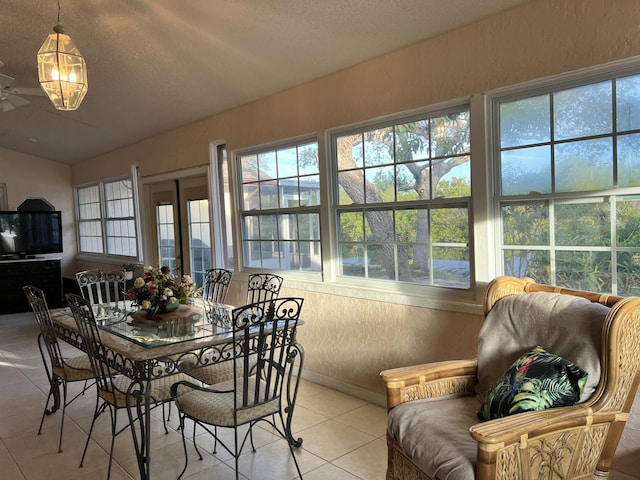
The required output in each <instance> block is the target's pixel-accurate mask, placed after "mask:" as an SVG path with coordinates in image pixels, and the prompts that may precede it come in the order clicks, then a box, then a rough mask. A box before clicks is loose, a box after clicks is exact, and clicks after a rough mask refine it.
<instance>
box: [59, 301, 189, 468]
mask: <svg viewBox="0 0 640 480" xmlns="http://www.w3.org/2000/svg"><path fill="white" fill-rule="evenodd" d="M65 298H66V300H67V303H68V304H69V307H70V308H71V312H72V313H73V317H74V319H75V321H76V325H77V326H78V330H79V332H80V336H81V337H82V344H83V346H84V348H85V349H86V352H87V355H88V356H89V360H90V363H91V369H92V371H93V375H94V377H95V379H96V386H97V393H98V394H97V398H96V407H95V410H94V414H93V420H92V421H91V427H89V434H88V435H87V441H86V443H85V446H84V451H83V452H82V459H81V460H80V466H81V467H82V465H83V463H84V458H85V455H86V453H87V447H88V446H89V440H90V439H91V433H92V431H93V426H94V425H95V422H96V419H97V418H98V417H99V416H100V415H101V414H102V412H104V411H105V410H106V409H109V414H110V416H111V447H110V449H109V469H108V473H107V478H109V477H110V475H111V463H112V460H113V445H114V442H115V438H116V436H118V435H119V434H120V433H121V432H123V431H124V430H126V429H127V428H128V427H130V426H131V427H133V423H134V422H135V418H133V417H132V416H131V415H130V416H129V419H130V421H129V423H128V424H127V425H125V426H124V427H123V428H121V429H120V430H119V431H116V419H117V418H116V415H117V411H118V410H119V409H122V408H127V407H133V406H135V405H136V399H135V398H134V397H133V396H132V395H127V392H128V391H129V390H130V387H131V386H132V384H133V383H134V382H133V381H132V380H131V379H129V378H127V377H125V376H122V375H117V374H116V373H115V370H114V369H113V368H111V367H113V365H114V364H115V363H117V362H118V361H119V360H118V359H116V358H115V355H114V354H113V352H111V351H110V350H109V349H107V348H106V347H104V345H103V344H102V340H101V338H100V332H99V330H98V325H97V323H96V321H95V317H94V314H93V309H92V308H91V304H90V302H89V301H88V300H86V299H84V298H82V297H80V296H79V295H75V294H73V293H68V294H67V295H65ZM188 378H189V377H187V376H186V375H184V374H175V375H170V376H166V377H160V378H158V379H157V380H152V381H151V382H150V389H151V391H150V393H151V403H152V405H153V407H156V406H158V405H163V406H164V404H165V403H167V402H170V401H171V400H172V397H171V393H170V388H171V385H172V384H173V383H174V382H177V381H181V380H186V379H188ZM163 422H164V415H163ZM165 433H168V432H167V429H166V425H165Z"/></svg>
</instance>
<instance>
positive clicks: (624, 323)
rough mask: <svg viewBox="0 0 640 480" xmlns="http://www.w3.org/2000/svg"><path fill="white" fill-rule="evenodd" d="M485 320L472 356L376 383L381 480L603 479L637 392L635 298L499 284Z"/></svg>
mask: <svg viewBox="0 0 640 480" xmlns="http://www.w3.org/2000/svg"><path fill="white" fill-rule="evenodd" d="M484 312H485V320H484V323H483V325H482V328H481V331H480V336H479V342H478V356H477V358H475V359H468V360H460V361H444V362H439V363H433V364H426V365H416V366H413V367H403V368H397V369H393V370H387V371H384V372H382V373H381V375H382V378H383V380H384V381H385V382H386V385H387V406H388V423H387V446H388V455H389V458H388V468H387V479H388V480H404V479H407V478H412V479H423V480H429V479H436V478H447V479H462V478H464V479H465V480H467V479H477V480H497V479H506V478H510V479H542V478H545V479H551V478H554V479H555V478H562V479H566V480H574V479H585V478H607V477H608V474H609V468H610V466H611V462H612V460H613V456H614V453H615V451H616V446H617V444H618V442H619V440H620V436H621V435H622V431H623V429H624V426H625V422H626V420H627V417H628V415H629V411H630V409H631V405H632V403H633V399H634V397H635V393H636V390H637V389H638V384H639V383H640V298H637V297H628V298H621V297H614V296H611V295H607V294H600V293H593V292H583V291H577V290H569V289H563V288H559V287H554V286H548V285H538V284H536V283H535V282H534V281H533V280H531V279H529V278H524V279H519V278H513V277H499V278H497V279H495V280H493V281H492V282H491V283H490V284H489V286H488V288H487V292H486V294H485V301H484ZM535 345H539V346H540V347H543V348H544V349H545V350H546V351H548V352H550V353H553V354H554V355H550V354H548V355H546V356H544V355H540V354H539V349H538V348H534V349H532V347H533V346H535ZM528 350H529V351H530V352H532V353H533V354H526V353H525V354H524V355H523V353H524V352H527V351H528ZM551 357H555V358H554V359H553V360H552V361H549V359H550V358H551ZM562 359H566V360H567V361H569V362H570V363H571V364H572V365H570V364H567V363H566V362H562V361H560V360H562ZM536 364H537V368H536V367H535V366H536ZM552 365H556V367H554V368H552ZM576 365H577V366H578V367H581V369H582V370H583V371H584V372H586V373H587V374H588V376H587V379H586V382H585V383H584V384H582V388H577V389H574V385H572V381H570V376H569V375H568V374H566V373H565V372H569V371H571V372H573V373H572V376H573V375H574V374H575V373H576V370H575V366H576ZM554 369H557V370H556V371H555V372H554ZM584 372H580V381H578V382H577V385H578V386H579V385H580V384H581V383H582V382H583V381H584V376H583V375H584ZM558 379H562V381H558ZM567 387H570V388H568V390H567ZM565 391H569V392H571V393H572V394H573V395H572V396H570V397H569V398H570V401H568V402H567V401H565V397H564V395H565ZM551 399H553V401H550V400H551ZM496 400H497V401H496ZM556 400H560V401H559V402H557V401H556ZM576 402H577V403H576ZM505 405H506V406H507V408H504V406H505ZM534 405H535V407H533V408H532V406H534ZM560 405H565V406H560ZM483 406H489V409H488V410H489V412H490V413H491V414H490V415H486V413H487V410H486V409H485V408H483ZM541 406H545V407H549V408H545V409H542V410H541V409H540V407H541ZM494 407H497V408H495V409H494ZM527 410H531V411H527ZM520 411H522V413H515V412H520ZM477 414H478V415H477ZM479 415H482V416H483V417H484V418H487V417H488V418H492V419H491V420H488V421H483V422H481V421H480V419H479ZM504 415H506V416H504Z"/></svg>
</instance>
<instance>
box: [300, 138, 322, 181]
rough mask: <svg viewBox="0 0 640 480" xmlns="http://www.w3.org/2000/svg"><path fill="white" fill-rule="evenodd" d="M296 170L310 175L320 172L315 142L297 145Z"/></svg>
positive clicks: (301, 173)
mask: <svg viewBox="0 0 640 480" xmlns="http://www.w3.org/2000/svg"><path fill="white" fill-rule="evenodd" d="M298 172H299V174H300V175H312V174H314V173H319V172H320V169H319V167H318V144H317V143H316V142H313V143H308V144H306V145H299V146H298Z"/></svg>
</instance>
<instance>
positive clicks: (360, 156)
mask: <svg viewBox="0 0 640 480" xmlns="http://www.w3.org/2000/svg"><path fill="white" fill-rule="evenodd" d="M363 142H364V138H363V136H362V134H356V135H347V136H345V137H338V138H337V139H336V155H337V163H338V169H339V170H347V169H352V168H362V167H363V166H364V147H363Z"/></svg>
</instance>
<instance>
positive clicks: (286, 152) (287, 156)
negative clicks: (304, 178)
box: [276, 147, 298, 178]
mask: <svg viewBox="0 0 640 480" xmlns="http://www.w3.org/2000/svg"><path fill="white" fill-rule="evenodd" d="M276 155H277V158H278V173H277V177H278V178H282V177H297V176H298V152H297V149H296V147H288V148H283V149H280V150H277V151H276Z"/></svg>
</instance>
